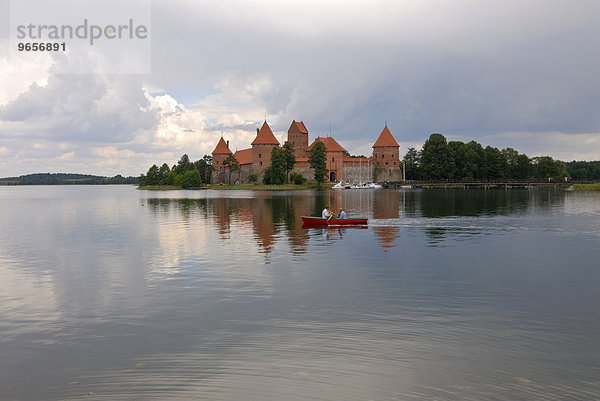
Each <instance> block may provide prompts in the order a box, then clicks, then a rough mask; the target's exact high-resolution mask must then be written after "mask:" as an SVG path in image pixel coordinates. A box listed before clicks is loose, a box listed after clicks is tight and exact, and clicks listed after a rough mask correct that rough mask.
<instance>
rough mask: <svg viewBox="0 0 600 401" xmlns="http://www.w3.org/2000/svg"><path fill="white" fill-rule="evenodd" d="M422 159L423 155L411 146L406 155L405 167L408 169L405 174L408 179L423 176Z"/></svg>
mask: <svg viewBox="0 0 600 401" xmlns="http://www.w3.org/2000/svg"><path fill="white" fill-rule="evenodd" d="M420 159H421V156H420V155H419V152H418V151H417V149H415V148H409V149H408V151H407V152H406V154H405V155H404V159H403V161H404V168H405V169H406V171H405V173H404V175H405V176H406V179H407V180H418V179H420V178H421V173H420V166H419V164H420Z"/></svg>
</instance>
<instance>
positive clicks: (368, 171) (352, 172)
mask: <svg viewBox="0 0 600 401" xmlns="http://www.w3.org/2000/svg"><path fill="white" fill-rule="evenodd" d="M373 170H374V169H373V165H370V166H368V165H366V164H365V165H364V166H356V165H352V166H348V165H346V166H345V167H344V181H345V182H349V183H352V184H359V183H360V182H368V181H374V179H373Z"/></svg>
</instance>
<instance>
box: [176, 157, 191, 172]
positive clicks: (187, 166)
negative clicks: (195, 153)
mask: <svg viewBox="0 0 600 401" xmlns="http://www.w3.org/2000/svg"><path fill="white" fill-rule="evenodd" d="M193 168H194V165H193V164H192V163H191V162H190V158H189V157H188V155H187V154H184V155H183V156H181V158H180V159H179V161H178V162H177V165H176V166H173V169H172V170H173V172H174V173H175V174H184V173H185V172H186V171H188V170H192V169H193Z"/></svg>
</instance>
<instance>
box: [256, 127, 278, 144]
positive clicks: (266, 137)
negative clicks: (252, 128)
mask: <svg viewBox="0 0 600 401" xmlns="http://www.w3.org/2000/svg"><path fill="white" fill-rule="evenodd" d="M252 145H279V141H278V140H277V138H275V135H273V131H271V127H269V124H267V122H266V121H265V122H264V124H263V125H262V127H261V128H260V130H259V131H258V132H257V133H256V138H254V140H253V141H252Z"/></svg>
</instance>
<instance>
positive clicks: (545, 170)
mask: <svg viewBox="0 0 600 401" xmlns="http://www.w3.org/2000/svg"><path fill="white" fill-rule="evenodd" d="M531 163H532V165H533V175H534V177H535V178H537V179H546V178H549V177H553V178H559V177H560V176H561V173H562V172H563V171H564V170H565V168H564V163H562V162H561V161H558V160H556V161H555V160H554V159H553V158H552V157H550V156H538V157H534V158H533V159H531Z"/></svg>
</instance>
